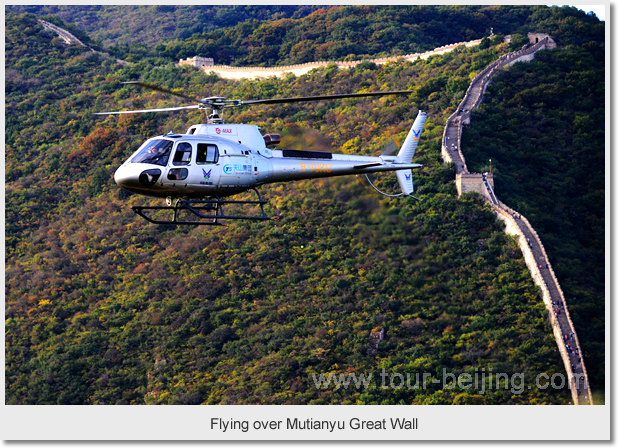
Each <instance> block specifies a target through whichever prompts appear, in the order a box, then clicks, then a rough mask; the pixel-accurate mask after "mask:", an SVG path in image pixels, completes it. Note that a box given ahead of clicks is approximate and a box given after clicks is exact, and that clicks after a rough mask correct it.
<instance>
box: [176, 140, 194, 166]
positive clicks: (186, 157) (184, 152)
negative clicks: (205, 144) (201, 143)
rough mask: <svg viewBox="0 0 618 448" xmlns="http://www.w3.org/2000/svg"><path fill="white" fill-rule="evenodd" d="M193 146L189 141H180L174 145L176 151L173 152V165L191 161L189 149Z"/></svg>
mask: <svg viewBox="0 0 618 448" xmlns="http://www.w3.org/2000/svg"><path fill="white" fill-rule="evenodd" d="M192 150H193V147H192V146H191V143H187V142H180V143H178V146H177V147H176V153H175V154H174V160H173V161H172V163H173V164H174V165H188V164H189V163H190V162H191V151H192Z"/></svg>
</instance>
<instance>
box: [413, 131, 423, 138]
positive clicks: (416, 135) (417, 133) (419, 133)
mask: <svg viewBox="0 0 618 448" xmlns="http://www.w3.org/2000/svg"><path fill="white" fill-rule="evenodd" d="M421 132H423V130H422V129H419V130H418V132H416V131H415V130H414V129H412V133H413V134H414V136H413V137H412V139H413V140H414V141H416V140H418V139H419V138H421Z"/></svg>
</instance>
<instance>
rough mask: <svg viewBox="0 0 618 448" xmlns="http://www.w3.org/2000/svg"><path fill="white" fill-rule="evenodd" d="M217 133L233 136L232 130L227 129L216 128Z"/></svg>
mask: <svg viewBox="0 0 618 448" xmlns="http://www.w3.org/2000/svg"><path fill="white" fill-rule="evenodd" d="M215 131H216V132H217V134H231V133H232V130H231V129H226V128H223V129H221V128H216V129H215Z"/></svg>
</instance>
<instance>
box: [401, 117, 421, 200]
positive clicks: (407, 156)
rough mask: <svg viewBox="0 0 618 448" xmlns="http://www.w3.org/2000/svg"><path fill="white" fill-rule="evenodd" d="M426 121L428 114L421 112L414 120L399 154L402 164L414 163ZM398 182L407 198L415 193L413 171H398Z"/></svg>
mask: <svg viewBox="0 0 618 448" xmlns="http://www.w3.org/2000/svg"><path fill="white" fill-rule="evenodd" d="M426 120H427V113H426V112H423V111H420V110H419V111H418V116H417V117H416V120H414V124H413V125H412V129H410V132H409V133H408V136H407V137H406V140H405V141H404V142H403V145H402V146H401V149H400V150H399V154H397V157H399V161H400V163H410V162H411V161H412V158H413V157H414V153H415V152H416V147H417V146H418V141H419V139H420V138H421V133H422V132H423V127H424V126H425V121H426ZM397 180H398V181H399V186H400V187H401V191H402V193H403V194H404V195H406V196H407V195H411V194H412V193H414V184H413V182H412V170H399V171H397Z"/></svg>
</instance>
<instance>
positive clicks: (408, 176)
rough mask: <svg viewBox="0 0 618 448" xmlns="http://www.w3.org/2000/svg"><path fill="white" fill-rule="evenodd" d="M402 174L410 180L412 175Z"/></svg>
mask: <svg viewBox="0 0 618 448" xmlns="http://www.w3.org/2000/svg"><path fill="white" fill-rule="evenodd" d="M404 176H406V180H412V175H411V174H404Z"/></svg>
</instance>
